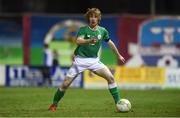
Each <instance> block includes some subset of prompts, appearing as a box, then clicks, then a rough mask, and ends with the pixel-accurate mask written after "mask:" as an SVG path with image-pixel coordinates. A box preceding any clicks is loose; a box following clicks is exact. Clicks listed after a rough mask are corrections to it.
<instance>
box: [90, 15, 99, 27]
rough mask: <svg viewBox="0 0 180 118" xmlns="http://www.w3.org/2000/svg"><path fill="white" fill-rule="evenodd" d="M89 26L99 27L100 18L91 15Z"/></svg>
mask: <svg viewBox="0 0 180 118" xmlns="http://www.w3.org/2000/svg"><path fill="white" fill-rule="evenodd" d="M89 24H90V26H91V27H94V26H96V25H98V17H97V16H96V15H95V14H92V15H90V17H89Z"/></svg>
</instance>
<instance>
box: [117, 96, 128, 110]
mask: <svg viewBox="0 0 180 118" xmlns="http://www.w3.org/2000/svg"><path fill="white" fill-rule="evenodd" d="M116 107H117V110H118V111H119V112H128V111H130V109H131V103H130V102H129V100H127V99H120V100H119V101H118V102H117V104H116Z"/></svg>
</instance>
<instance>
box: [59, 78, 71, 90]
mask: <svg viewBox="0 0 180 118" xmlns="http://www.w3.org/2000/svg"><path fill="white" fill-rule="evenodd" d="M69 85H70V81H68V80H65V81H64V82H63V84H62V85H61V89H62V90H64V91H65V90H66V89H68V87H69Z"/></svg>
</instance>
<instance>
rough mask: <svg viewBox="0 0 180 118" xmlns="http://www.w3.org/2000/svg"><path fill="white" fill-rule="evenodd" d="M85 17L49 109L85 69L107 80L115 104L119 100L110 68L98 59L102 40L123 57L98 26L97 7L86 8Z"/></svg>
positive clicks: (98, 14) (55, 107)
mask: <svg viewBox="0 0 180 118" xmlns="http://www.w3.org/2000/svg"><path fill="white" fill-rule="evenodd" d="M85 18H86V20H87V21H88V24H89V25H87V26H83V27H81V28H80V29H79V32H78V34H77V38H76V43H77V45H78V46H77V48H76V49H75V52H74V55H75V57H74V61H73V64H72V66H71V67H70V69H69V70H68V72H67V75H66V77H65V79H64V81H63V83H62V85H61V86H60V87H59V88H58V89H57V91H56V93H55V95H54V99H53V103H52V105H50V107H49V109H48V110H50V111H55V110H56V109H57V105H58V103H59V101H60V100H61V98H62V97H63V96H64V94H65V91H66V90H67V88H68V87H69V86H70V84H71V83H72V81H73V80H74V79H75V78H76V77H77V75H78V74H79V73H81V72H83V71H85V70H87V69H88V70H90V71H92V72H94V73H95V74H97V75H98V76H101V77H103V78H104V79H105V80H107V83H108V87H109V91H110V93H111V95H112V97H113V99H114V102H115V104H116V103H117V102H118V101H119V100H120V96H119V92H118V89H117V85H116V82H115V81H114V77H113V75H112V73H111V72H110V70H109V69H108V68H107V67H106V66H105V65H104V64H103V63H102V62H101V61H100V60H99V57H98V51H99V49H100V46H101V43H102V42H103V41H105V42H107V44H108V45H109V47H110V48H111V49H112V50H113V52H114V53H115V54H116V55H117V57H118V59H120V60H121V61H122V62H123V63H124V62H125V59H124V58H123V56H121V54H120V53H119V52H118V50H117V48H116V46H115V44H114V43H113V42H112V41H111V39H110V38H109V34H108V31H107V30H106V29H105V28H104V27H101V26H99V23H100V20H101V11H100V10H99V9H98V8H91V9H88V10H87V12H86V14H85Z"/></svg>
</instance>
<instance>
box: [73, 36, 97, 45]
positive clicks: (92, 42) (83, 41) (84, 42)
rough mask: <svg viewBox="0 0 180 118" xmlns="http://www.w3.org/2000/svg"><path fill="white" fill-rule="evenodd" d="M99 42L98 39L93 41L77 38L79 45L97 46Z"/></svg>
mask: <svg viewBox="0 0 180 118" xmlns="http://www.w3.org/2000/svg"><path fill="white" fill-rule="evenodd" d="M97 41H98V39H96V38H93V39H83V38H82V37H77V38H76V43H77V44H78V45H85V44H95V43H96V42H97Z"/></svg>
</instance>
